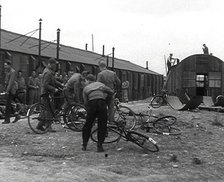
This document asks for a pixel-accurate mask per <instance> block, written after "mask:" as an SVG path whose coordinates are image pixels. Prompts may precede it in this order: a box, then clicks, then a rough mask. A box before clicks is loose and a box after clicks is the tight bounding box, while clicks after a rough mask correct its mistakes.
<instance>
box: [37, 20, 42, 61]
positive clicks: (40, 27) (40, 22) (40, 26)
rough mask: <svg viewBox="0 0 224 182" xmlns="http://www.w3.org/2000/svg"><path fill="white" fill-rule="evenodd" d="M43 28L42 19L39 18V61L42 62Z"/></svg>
mask: <svg viewBox="0 0 224 182" xmlns="http://www.w3.org/2000/svg"><path fill="white" fill-rule="evenodd" d="M41 29H42V19H41V18H40V19H39V51H38V61H39V64H40V63H41Z"/></svg>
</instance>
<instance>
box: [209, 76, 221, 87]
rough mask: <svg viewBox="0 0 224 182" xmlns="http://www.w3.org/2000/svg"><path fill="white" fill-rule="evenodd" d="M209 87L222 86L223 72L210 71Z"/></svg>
mask: <svg viewBox="0 0 224 182" xmlns="http://www.w3.org/2000/svg"><path fill="white" fill-rule="evenodd" d="M209 87H213V88H214V87H215V88H220V87H221V72H209Z"/></svg>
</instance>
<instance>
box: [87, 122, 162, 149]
mask: <svg viewBox="0 0 224 182" xmlns="http://www.w3.org/2000/svg"><path fill="white" fill-rule="evenodd" d="M97 132H98V128H96V129H94V130H93V131H92V133H91V139H92V140H93V141H94V142H98V140H97ZM120 139H123V140H124V141H130V142H132V143H134V144H136V145H138V146H139V147H141V148H143V149H144V150H145V151H146V152H158V151H159V147H158V145H157V142H156V141H155V140H153V139H152V138H151V137H149V136H147V135H144V134H142V133H139V132H136V131H133V130H128V129H126V122H125V121H124V120H122V121H119V122H116V121H114V122H113V123H112V124H108V125H107V135H106V138H105V141H104V144H109V143H113V142H119V141H120Z"/></svg>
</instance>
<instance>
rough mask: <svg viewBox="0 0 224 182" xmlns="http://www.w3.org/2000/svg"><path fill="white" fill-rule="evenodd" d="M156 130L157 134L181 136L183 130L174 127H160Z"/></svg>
mask: <svg viewBox="0 0 224 182" xmlns="http://www.w3.org/2000/svg"><path fill="white" fill-rule="evenodd" d="M154 129H155V131H156V133H158V134H162V135H180V134H181V129H179V128H177V127H174V126H160V127H157V128H154Z"/></svg>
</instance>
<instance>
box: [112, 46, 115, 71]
mask: <svg viewBox="0 0 224 182" xmlns="http://www.w3.org/2000/svg"><path fill="white" fill-rule="evenodd" d="M114 50H115V48H114V47H113V48H112V70H114Z"/></svg>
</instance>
